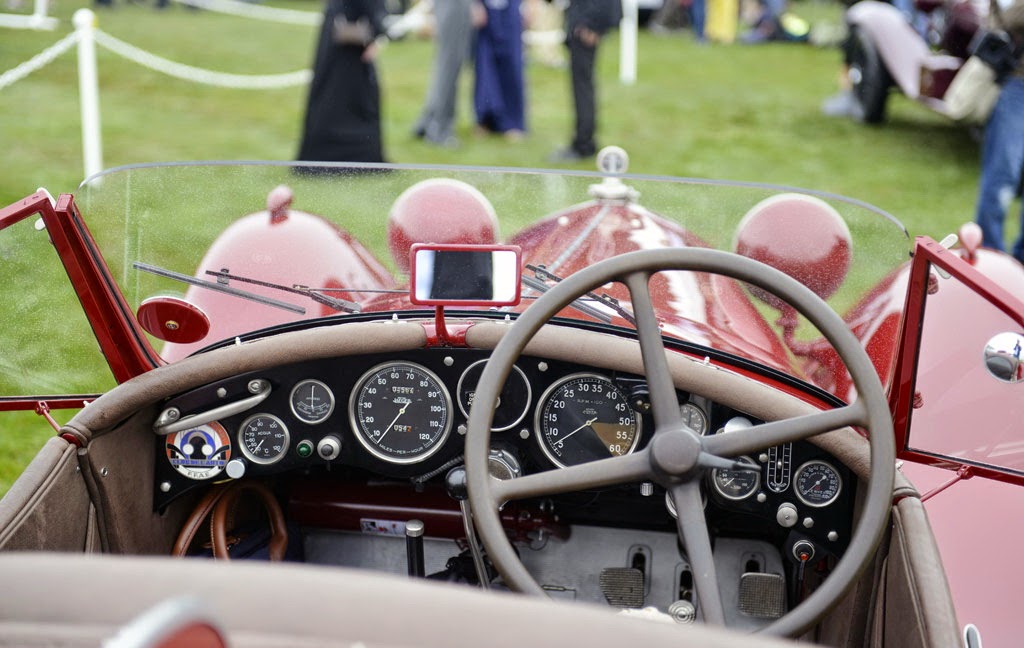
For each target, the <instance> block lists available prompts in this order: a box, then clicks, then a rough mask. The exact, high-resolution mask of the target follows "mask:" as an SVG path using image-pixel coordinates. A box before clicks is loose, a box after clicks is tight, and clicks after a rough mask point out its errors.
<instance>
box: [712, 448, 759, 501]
mask: <svg viewBox="0 0 1024 648" xmlns="http://www.w3.org/2000/svg"><path fill="white" fill-rule="evenodd" d="M739 460H740V461H742V462H743V463H745V464H750V465H751V466H757V464H756V463H754V460H753V459H751V458H750V457H740V458H739ZM711 485H712V486H714V487H715V491H716V492H717V493H718V494H719V495H721V496H722V497H724V498H725V499H728V500H733V501H737V502H738V501H739V500H745V499H747V498H748V497H750V496H751V495H753V494H754V493H755V492H757V489H758V488H759V487H760V486H761V470H760V468H758V470H728V469H723V468H716V469H715V470H712V471H711Z"/></svg>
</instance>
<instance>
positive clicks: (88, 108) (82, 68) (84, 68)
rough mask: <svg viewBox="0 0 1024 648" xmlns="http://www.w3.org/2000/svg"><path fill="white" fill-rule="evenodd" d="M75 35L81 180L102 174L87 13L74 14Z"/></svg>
mask: <svg viewBox="0 0 1024 648" xmlns="http://www.w3.org/2000/svg"><path fill="white" fill-rule="evenodd" d="M73 22H74V24H75V30H76V31H77V32H78V98H79V102H80V104H81V108H82V159H83V161H84V164H85V177H86V178H88V177H89V176H91V175H93V174H95V173H99V172H100V171H102V170H103V142H102V140H101V139H100V90H99V83H98V81H97V75H96V39H95V32H96V14H94V13H93V12H92V11H91V10H89V9H79V10H78V11H76V12H75V15H74V18H73Z"/></svg>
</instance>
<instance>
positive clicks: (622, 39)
mask: <svg viewBox="0 0 1024 648" xmlns="http://www.w3.org/2000/svg"><path fill="white" fill-rule="evenodd" d="M639 13H640V8H639V6H638V2H637V0H622V22H621V23H620V25H619V81H620V82H621V83H622V84H623V85H633V84H634V83H636V49H637V31H638V30H639V25H640V16H639Z"/></svg>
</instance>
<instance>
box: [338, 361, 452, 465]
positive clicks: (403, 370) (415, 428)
mask: <svg viewBox="0 0 1024 648" xmlns="http://www.w3.org/2000/svg"><path fill="white" fill-rule="evenodd" d="M349 416H350V417H351V422H352V428H353V429H354V430H355V431H356V438H357V439H359V442H360V443H361V444H362V445H363V447H364V448H366V449H367V450H368V451H369V452H370V453H371V454H373V455H374V456H376V457H377V458H378V459H383V460H384V461H387V462H389V463H396V464H408V463H415V462H417V461H423V460H424V459H426V458H427V457H429V456H431V455H433V454H434V453H435V452H437V451H438V450H440V449H441V446H442V445H444V442H445V440H446V439H447V438H448V433H449V432H451V429H452V398H451V395H450V394H449V393H448V390H447V389H445V387H444V385H443V384H442V383H441V380H440V379H439V378H438V377H437V376H436V375H435V374H434V373H433V372H432V371H430V370H429V369H427V368H426V367H422V366H420V365H418V364H413V363H411V362H389V363H386V364H382V365H378V366H376V367H374V368H373V369H371V370H369V371H368V372H366V373H365V374H363V377H362V378H360V379H359V382H358V384H357V385H356V388H355V389H354V390H352V397H351V400H350V402H349Z"/></svg>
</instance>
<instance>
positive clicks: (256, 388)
mask: <svg viewBox="0 0 1024 648" xmlns="http://www.w3.org/2000/svg"><path fill="white" fill-rule="evenodd" d="M262 389H263V381H262V380H250V381H249V392H250V393H252V394H258V393H260V390H262Z"/></svg>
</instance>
